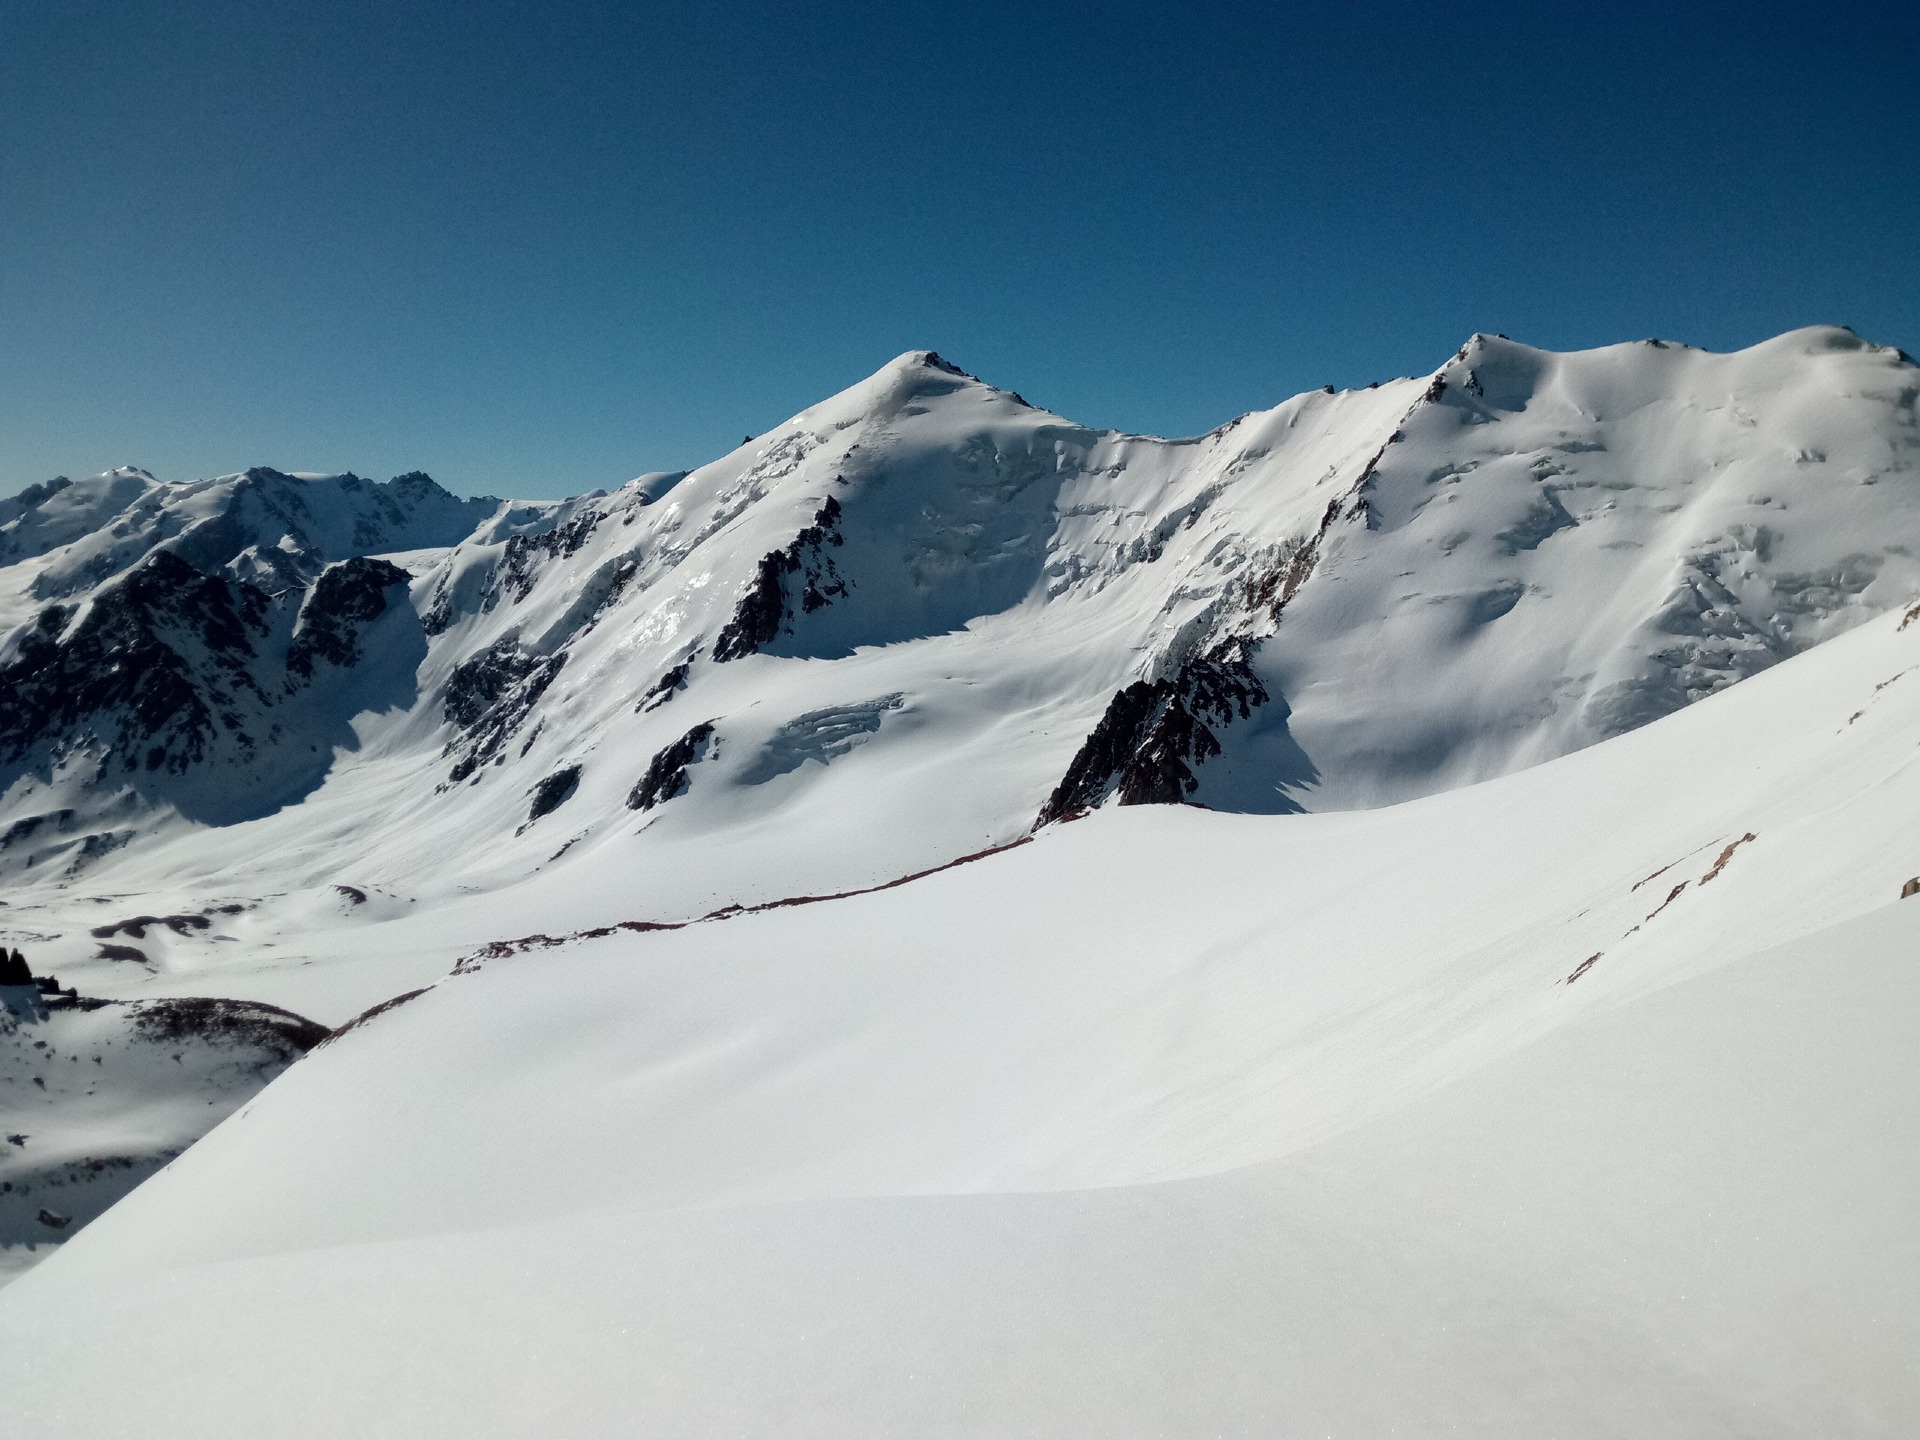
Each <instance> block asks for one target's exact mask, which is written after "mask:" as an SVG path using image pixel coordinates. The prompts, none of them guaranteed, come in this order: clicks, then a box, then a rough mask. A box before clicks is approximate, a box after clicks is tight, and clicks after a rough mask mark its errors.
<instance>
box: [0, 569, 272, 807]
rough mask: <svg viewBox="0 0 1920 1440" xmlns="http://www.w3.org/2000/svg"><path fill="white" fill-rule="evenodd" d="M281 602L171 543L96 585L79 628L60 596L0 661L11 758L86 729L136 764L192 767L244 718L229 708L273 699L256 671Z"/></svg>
mask: <svg viewBox="0 0 1920 1440" xmlns="http://www.w3.org/2000/svg"><path fill="white" fill-rule="evenodd" d="M272 604H273V602H272V601H271V600H270V599H269V597H268V596H267V595H266V594H265V592H263V591H260V590H257V589H255V588H254V587H253V586H251V585H246V584H243V583H239V582H233V581H228V580H223V579H219V578H216V577H214V576H211V575H205V574H202V573H201V572H200V571H198V570H196V569H194V568H193V567H192V566H191V565H189V564H187V562H186V561H184V560H182V559H180V558H179V556H177V555H174V554H173V553H171V552H170V551H165V550H160V551H155V552H154V553H153V554H151V555H149V556H148V557H147V559H146V560H145V561H143V562H142V563H141V564H140V565H139V566H137V567H136V568H134V569H133V570H131V571H129V572H128V573H127V575H126V576H125V577H124V578H123V579H122V580H120V581H119V582H118V583H117V584H115V585H113V586H111V587H109V588H107V589H105V590H103V591H102V592H100V593H99V594H98V595H96V596H95V598H94V602H93V604H92V606H91V607H90V608H89V610H88V611H87V614H86V616H85V618H84V619H82V620H81V622H80V624H79V626H78V627H77V628H76V629H75V630H74V632H73V633H72V634H70V635H65V636H64V637H63V633H62V632H63V631H64V630H65V627H66V624H67V620H68V618H69V613H70V612H69V611H68V610H67V609H66V608H65V607H63V606H59V605H53V606H49V607H48V608H47V609H45V610H43V611H42V612H41V613H40V615H39V618H38V620H37V622H36V624H35V626H34V628H33V629H32V630H31V631H29V632H28V633H27V634H26V635H25V636H23V637H22V638H21V639H20V640H19V642H18V643H17V644H16V645H15V647H14V655H13V658H12V660H11V661H10V662H8V663H6V664H3V665H0V693H4V694H5V695H7V697H8V704H7V705H6V706H4V707H0V762H5V761H14V762H17V761H20V760H23V759H25V758H26V756H27V755H28V753H29V752H30V751H31V750H33V748H34V747H35V746H36V745H39V744H42V743H45V742H48V741H55V740H60V741H73V740H77V739H81V738H83V737H84V738H91V739H95V740H98V741H101V742H104V743H105V744H107V745H108V746H109V747H110V748H111V749H112V751H113V752H114V753H115V754H117V755H118V756H119V757H120V764H121V766H122V767H123V768H124V769H127V770H135V769H145V770H165V771H167V772H169V773H173V774H183V773H185V772H186V770H187V769H189V768H190V767H192V766H194V765H197V764H199V763H200V762H201V761H203V760H205V759H206V758H207V755H208V752H209V749H210V747H211V746H212V744H213V742H214V740H215V738H216V735H217V734H218V732H219V730H220V729H221V728H222V727H223V725H224V726H225V728H227V729H230V730H237V729H238V728H239V727H238V725H237V723H234V724H227V723H226V722H225V721H224V720H223V718H222V717H223V716H224V715H227V714H231V713H232V712H234V711H236V710H239V709H262V708H266V707H267V706H268V705H269V704H270V703H271V702H270V700H269V697H268V696H267V695H266V694H265V693H264V692H263V691H262V689H261V687H260V685H259V683H258V681H257V680H256V678H255V671H256V669H257V668H258V664H259V659H260V647H261V645H262V643H263V642H264V641H265V640H266V639H267V636H268V628H269V627H268V616H269V612H270V610H271V608H272ZM189 655H191V656H192V657H194V658H192V659H189V658H188V656H189Z"/></svg>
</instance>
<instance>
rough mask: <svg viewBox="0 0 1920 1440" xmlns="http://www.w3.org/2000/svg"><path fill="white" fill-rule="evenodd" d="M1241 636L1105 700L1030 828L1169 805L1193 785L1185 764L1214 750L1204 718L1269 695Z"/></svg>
mask: <svg viewBox="0 0 1920 1440" xmlns="http://www.w3.org/2000/svg"><path fill="white" fill-rule="evenodd" d="M1248 648H1249V647H1248V645H1247V642H1245V641H1243V640H1240V639H1238V638H1232V639H1228V640H1225V641H1222V642H1221V643H1220V644H1218V645H1215V646H1214V647H1213V648H1212V649H1210V650H1208V651H1206V652H1205V653H1203V654H1200V655H1196V656H1194V657H1193V658H1192V659H1190V660H1188V661H1187V662H1186V663H1185V664H1184V665H1182V666H1181V667H1180V669H1179V671H1178V672H1177V673H1176V674H1175V675H1173V676H1172V677H1171V678H1170V679H1160V680H1153V681H1146V680H1136V681H1135V682H1134V683H1133V684H1131V685H1129V686H1127V687H1126V688H1125V689H1123V690H1121V691H1120V692H1119V693H1118V694H1116V695H1115V696H1114V697H1113V699H1112V700H1111V701H1109V702H1108V705H1107V710H1106V713H1105V714H1104V715H1102V716H1101V717H1100V723H1099V724H1097V725H1095V726H1094V728H1093V733H1092V734H1090V735H1088V736H1087V738H1086V741H1085V743H1084V744H1082V745H1081V747H1080V750H1079V753H1077V754H1076V755H1075V756H1074V757H1073V761H1072V763H1071V764H1069V765H1068V766H1067V773H1066V775H1065V776H1064V777H1063V778H1062V779H1061V781H1060V783H1059V785H1057V786H1055V787H1054V791H1053V794H1052V795H1050V796H1049V797H1048V798H1047V803H1046V804H1045V805H1044V806H1042V807H1041V810H1040V814H1039V817H1038V818H1037V819H1036V820H1035V822H1034V824H1035V826H1036V828H1037V827H1038V826H1041V825H1048V824H1051V823H1053V822H1054V821H1056V820H1064V819H1066V818H1067V817H1068V816H1070V815H1076V814H1079V813H1080V812H1082V811H1085V810H1091V809H1093V808H1094V807H1095V806H1096V805H1099V804H1101V803H1102V802H1103V801H1105V800H1106V799H1107V798H1108V797H1109V796H1111V797H1113V798H1114V799H1115V800H1116V801H1117V803H1119V804H1121V805H1174V804H1179V803H1180V802H1182V801H1184V800H1185V799H1186V798H1187V796H1189V795H1191V794H1192V793H1193V792H1194V790H1195V789H1197V788H1198V787H1199V783H1200V782H1199V780H1198V779H1197V778H1196V777H1195V776H1194V773H1193V769H1192V767H1193V766H1195V765H1199V764H1201V763H1203V762H1205V761H1207V760H1210V759H1212V758H1213V757H1214V756H1215V755H1218V754H1219V753H1220V741H1219V739H1218V738H1217V737H1216V736H1215V735H1214V733H1213V731H1212V730H1211V729H1209V728H1208V726H1207V723H1206V722H1207V721H1208V720H1212V721H1213V722H1214V723H1215V724H1218V725H1222V726H1224V725H1227V724H1230V723H1232V721H1234V720H1235V719H1241V720H1244V719H1247V718H1248V717H1249V716H1251V715H1252V713H1253V709H1254V707H1255V706H1259V705H1264V704H1266V703H1267V701H1268V699H1269V698H1271V697H1269V695H1268V694H1267V690H1266V687H1265V686H1264V685H1262V684H1261V683H1260V680H1259V677H1258V676H1256V675H1255V674H1254V673H1253V670H1252V667H1251V666H1250V665H1249V664H1248V663H1247V655H1248Z"/></svg>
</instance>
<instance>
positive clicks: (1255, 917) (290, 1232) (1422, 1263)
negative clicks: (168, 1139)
mask: <svg viewBox="0 0 1920 1440" xmlns="http://www.w3.org/2000/svg"><path fill="white" fill-rule="evenodd" d="M1916 667H1920V624H1911V625H1910V624H1907V623H1905V619H1904V617H1903V616H1900V615H1889V616H1886V617H1883V618H1882V619H1880V620H1877V621H1874V622H1871V623H1869V624H1867V625H1865V626H1863V627H1860V628H1858V629H1856V630H1855V631H1853V632H1852V633H1850V634H1848V635H1845V636H1842V637H1840V638H1838V639H1836V640H1834V641H1831V642H1830V643H1828V644H1825V645H1822V646H1820V647H1819V648H1818V649H1816V650H1813V651H1812V652H1810V653H1808V654H1805V655H1802V656H1799V657H1797V658H1795V659H1792V660H1790V661H1788V662H1787V663H1785V664H1783V665H1781V666H1779V667H1777V668H1775V669H1773V670H1771V671H1770V672H1768V673H1766V674H1763V675H1761V676H1759V677H1757V678H1755V679H1753V680H1751V681H1749V682H1748V683H1745V684H1742V685H1740V686H1739V687H1737V688H1735V689H1733V690H1731V691H1729V692H1728V693H1725V694H1720V695H1716V696H1714V697H1712V698H1711V699H1709V700H1707V701H1705V702H1704V703H1701V704H1699V705H1696V706H1693V707H1690V708H1689V709H1687V710H1685V711H1684V712H1682V713H1680V714H1677V715H1672V716H1669V717H1667V718H1665V719H1662V720H1660V721H1659V722H1658V723H1655V724H1653V725H1650V726H1648V727H1646V728H1644V729H1641V730H1638V731H1636V732H1634V733H1632V734H1629V735H1625V736H1622V737H1618V738H1615V739H1612V740H1609V741H1607V742H1606V743H1604V744H1601V745H1597V746H1594V747H1592V748H1589V749H1586V750H1584V751H1582V752H1580V753H1578V754H1576V755H1572V756H1569V757H1566V758H1563V759H1560V760H1557V761H1555V762H1552V763H1550V764H1546V765H1542V766H1540V767H1537V768H1534V769H1530V770H1527V771H1524V772H1521V773H1518V774H1515V775H1512V776H1509V777H1506V778H1504V779H1499V780H1495V781H1490V782H1488V783H1485V784H1481V785H1476V786H1472V787H1467V788H1463V789H1458V790H1454V791H1450V792H1447V793H1444V794H1440V795H1434V796H1431V797H1428V798H1425V799H1421V800H1416V801H1413V802H1410V803H1406V804H1402V805H1398V806H1393V807H1389V808H1385V809H1378V810H1372V811H1362V812H1346V813H1335V814H1322V815H1285V816H1259V815H1223V814H1210V813H1206V812H1203V811H1198V810H1193V809H1185V808H1177V807H1151V808H1142V809H1133V810H1104V811H1101V812H1099V813H1097V814H1095V815H1093V816H1091V817H1089V818H1087V819H1084V820H1081V821H1078V822H1075V823H1072V824H1068V825H1063V826H1059V827H1053V828H1049V829H1048V830H1045V831H1043V832H1042V833H1041V834H1040V836H1039V837H1038V838H1037V839H1035V840H1034V841H1033V842H1031V843H1029V844H1024V845H1020V846H1017V847H1015V848H1012V849H1010V850H1007V851H1004V852H1002V853H998V854H994V855H991V856H987V857H984V858H981V859H979V860H977V861H974V862H972V863H968V864H964V865H960V866H956V867H952V868H949V869H946V870H943V871H941V872H939V873H937V874H934V875H931V876H928V877H925V878H923V879H920V880H917V881H914V882H911V883H909V884H905V885H901V886H898V887H894V888H890V889H886V890H882V891H879V892H876V893H871V894H867V895H861V896H855V897H850V898H846V899H838V900H832V901H827V902H824V903H818V904H810V905H801V906H788V907H780V908H774V909H770V910H765V911H761V912H758V913H748V914H738V915H735V916H733V917H732V918H726V919H719V920H712V921H707V922H704V923H699V924H694V925H690V926H687V927H685V928H680V929H673V930H655V931H648V932H640V933H635V932H616V933H614V934H610V935H606V936H602V937H587V938H582V939H578V940H575V941H572V942H569V943H565V944H560V945H546V944H533V945H529V946H526V947H518V948H516V947H511V946H503V947H497V948H496V951H495V952H494V953H492V954H490V955H482V956H477V957H475V958H473V959H471V960H470V961H468V962H467V963H465V964H463V965H462V966H461V973H457V974H454V975H452V976H449V977H448V978H446V979H443V980H441V981H440V982H439V983H437V984H435V985H434V986H433V987H432V988H430V989H429V990H427V991H426V992H425V993H424V994H422V995H420V996H418V997H416V998H414V999H412V1000H410V1001H408V1002H407V1003H404V1004H401V1005H398V1006H395V1007H393V1008H390V1009H388V1010H387V1011H385V1012H384V1013H382V1014H380V1015H377V1016H375V1017H372V1018H371V1019H369V1020H368V1021H367V1022H366V1023H364V1024H362V1025H359V1026H357V1027H355V1028H353V1029H352V1030H349V1031H347V1032H346V1033H344V1034H341V1035H340V1036H338V1037H337V1038H336V1039H334V1040H333V1041H331V1042H329V1043H328V1044H326V1045H324V1046H323V1047H321V1048H320V1049H318V1050H316V1051H315V1052H314V1053H313V1054H312V1055H311V1056H310V1057H308V1058H307V1059H305V1060H303V1061H302V1062H300V1063H299V1064H298V1065H296V1066H295V1067H294V1068H293V1069H291V1070H289V1071H288V1072H287V1073H286V1074H285V1075H284V1076H282V1077H281V1078H280V1079H279V1080H277V1081H276V1082H275V1083H274V1084H273V1085H271V1086H270V1087H268V1088H267V1089H266V1090H265V1091H263V1092H262V1093H261V1094H260V1095H259V1096H258V1097H256V1099H255V1100H253V1101H252V1102H251V1103H250V1104H249V1105H248V1106H247V1107H245V1108H244V1109H243V1110H241V1111H240V1112H239V1113H237V1114H236V1115H235V1116H234V1117H233V1118H231V1119H229V1120H228V1121H227V1122H225V1123H224V1124H223V1125H221V1126H220V1127H219V1128H218V1129H216V1130H215V1131H214V1132H213V1133H212V1134H211V1135H209V1136H208V1137H207V1138H206V1139H205V1140H203V1141H201V1142H200V1143H199V1144H198V1145H196V1146H195V1147H194V1148H193V1149H192V1150H191V1151H189V1152H188V1153H187V1154H186V1155H185V1156H183V1157H182V1158H181V1159H179V1160H178V1161H176V1162H174V1163H173V1164H172V1165H171V1166H170V1167H169V1168H168V1169H167V1170H166V1171H164V1172H163V1173H162V1174H160V1175H159V1176H157V1177H156V1178H155V1179H153V1180H151V1181H149V1182H148V1183H147V1184H145V1185H143V1186H142V1187H141V1188H140V1189H139V1190H137V1191H136V1192H134V1194H132V1195H131V1196H130V1197H128V1199H127V1200H125V1201H123V1202H122V1203H121V1204H120V1205H118V1206H117V1207H115V1208H114V1209H113V1210H111V1211H110V1212H108V1214H107V1215H106V1216H104V1217H103V1218H102V1219H101V1220H100V1221H98V1222H97V1223H96V1224H95V1225H93V1226H92V1227H91V1228H90V1229H88V1230H87V1231H86V1232H84V1233H83V1234H82V1235H81V1236H79V1237H78V1238H77V1239H76V1240H75V1241H73V1242H72V1243H70V1244H69V1245H68V1246H67V1247H66V1248H65V1249H64V1250H63V1252H62V1253H60V1254H59V1255H57V1256H55V1257H54V1258H53V1259H52V1260H50V1261H48V1262H47V1263H46V1264H44V1265H43V1266H41V1267H40V1268H38V1269H36V1270H35V1271H33V1272H32V1273H30V1274H28V1275H27V1276H26V1277H25V1278H23V1279H21V1280H20V1281H18V1282H17V1283H15V1284H14V1285H13V1286H11V1287H9V1288H8V1289H7V1290H6V1291H5V1292H3V1293H0V1325H4V1327H5V1329H6V1332H7V1333H8V1335H9V1337H10V1340H9V1344H8V1345H7V1346H6V1347H5V1348H4V1350H0V1376H4V1381H0V1383H3V1384H4V1393H5V1394H6V1395H7V1397H8V1404H9V1418H10V1420H11V1421H12V1422H13V1423H15V1424H17V1425H19V1426H20V1427H22V1431H23V1433H32V1434H35V1435H46V1436H59V1435H75V1436H82V1435H84V1436H89V1437H106V1436H118V1435H141V1436H151V1435H182V1436H186V1435H205V1434H209V1433H247V1434H254V1435H274V1436H320V1435H333V1434H338V1433H340V1431H341V1429H342V1428H343V1426H345V1427H346V1428H350V1429H352V1430H353V1431H354V1433H357V1434H366V1435H393V1436H402V1435H404V1436H439V1435H444V1436H462V1437H467V1436H490V1435H498V1436H514V1435H525V1434H529V1433H554V1434H568V1435H583V1436H584V1435H629V1434H649V1435H720V1434H764V1435H774V1434H778V1435H821V1436H829V1435H832V1436H846V1435H896V1434H903V1433H910V1434H927V1435H937V1434H954V1435H960V1434H992V1435H1065V1434H1087V1435H1157V1434H1177V1435H1202V1434H1207V1435H1211V1434H1216V1433H1244V1434H1263V1435H1265V1434H1283V1435H1305V1434H1334V1435H1350V1436H1375V1435H1381V1434H1390V1433H1405V1434H1442V1433H1465V1434H1473V1435H1481V1436H1514V1437H1522V1436H1525V1437H1532V1436H1538V1435H1542V1434H1554V1435H1559V1436H1608V1437H1613V1436H1620V1437H1625V1436H1635V1437H1639V1436H1647V1435H1687V1436H1728V1437H1733V1436H1781V1437H1786V1436H1805V1435H1814V1434H1817V1435H1822V1436H1889V1437H1891V1436H1900V1435H1907V1434H1911V1433H1913V1431H1914V1429H1915V1426H1916V1424H1917V1423H1920V1363H1917V1362H1916V1360H1915V1356H1916V1355H1920V1306H1917V1305H1916V1304H1915V1300H1914V1297H1915V1295H1916V1294H1920V1212H1916V1210H1915V1208H1914V1206H1913V1204H1912V1197H1913V1195H1914V1193H1915V1186H1916V1182H1920V1161H1916V1157H1917V1156H1920V1128H1917V1122H1916V1120H1915V1111H1914V1109H1913V1107H1912V1105H1911V1103H1910V1100H1911V1096H1912V1094H1913V1093H1914V1090H1915V1086H1916V1083H1920V1051H1916V1049H1915V1047H1914V1045H1913V1043H1912V1028H1913V1027H1912V1020H1913V1017H1914V1015H1915V1014H1916V1013H1920V968H1916V966H1915V965H1914V963H1913V956H1914V954H1915V953H1916V944H1917V943H1920V904H1910V903H1903V902H1902V901H1900V900H1899V899H1898V898H1897V897H1898V896H1899V894H1900V892H1901V889H1902V887H1903V885H1904V883H1905V881H1906V880H1908V879H1909V878H1912V877H1913V876H1914V875H1915V874H1916V873H1920V850H1916V849H1915V842H1914V839H1913V824H1912V821H1913V817H1914V815H1915V813H1916V809H1917V808H1920V804H1917V802H1920V788H1917V787H1920V772H1917V771H1916V765H1915V762H1916V759H1920V755H1917V754H1916V749H1915V745H1916V742H1915V739H1914V737H1915V735H1916V734H1920V680H1916V679H1915V678H1914V672H1915V669H1916Z"/></svg>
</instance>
